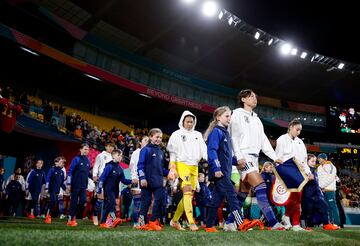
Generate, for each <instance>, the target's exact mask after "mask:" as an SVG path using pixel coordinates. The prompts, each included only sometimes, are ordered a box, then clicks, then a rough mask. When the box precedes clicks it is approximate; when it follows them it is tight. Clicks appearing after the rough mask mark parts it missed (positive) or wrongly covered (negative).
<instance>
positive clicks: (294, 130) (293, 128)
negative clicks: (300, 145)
mask: <svg viewBox="0 0 360 246" xmlns="http://www.w3.org/2000/svg"><path fill="white" fill-rule="evenodd" d="M301 130H302V125H301V124H298V125H294V126H291V127H290V135H291V136H293V137H298V136H299V135H300V133H301Z"/></svg>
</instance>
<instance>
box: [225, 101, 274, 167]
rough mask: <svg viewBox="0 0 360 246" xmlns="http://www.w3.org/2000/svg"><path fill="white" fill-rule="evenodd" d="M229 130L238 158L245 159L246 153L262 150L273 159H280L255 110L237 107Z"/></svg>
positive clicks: (256, 152) (257, 152) (255, 152)
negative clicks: (250, 110)
mask: <svg viewBox="0 0 360 246" xmlns="http://www.w3.org/2000/svg"><path fill="white" fill-rule="evenodd" d="M229 132H230V136H231V139H232V144H233V149H234V153H235V156H236V159H237V160H240V159H245V154H259V153H260V150H262V152H264V154H265V155H267V156H268V157H269V158H271V159H272V160H274V161H275V160H276V159H278V158H277V156H276V153H275V151H274V149H273V148H272V147H271V144H270V142H269V139H268V138H267V137H266V135H265V133H264V126H263V124H262V123H261V120H260V119H259V117H258V116H257V114H256V113H255V112H248V111H246V110H244V109H243V108H237V109H235V110H234V111H233V114H232V116H231V123H230V126H229Z"/></svg>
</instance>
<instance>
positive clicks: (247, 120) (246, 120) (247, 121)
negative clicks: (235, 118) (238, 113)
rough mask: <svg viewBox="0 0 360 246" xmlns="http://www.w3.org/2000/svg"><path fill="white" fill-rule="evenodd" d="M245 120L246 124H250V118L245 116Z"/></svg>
mask: <svg viewBox="0 0 360 246" xmlns="http://www.w3.org/2000/svg"><path fill="white" fill-rule="evenodd" d="M244 118H245V122H246V123H250V121H249V117H247V116H246V115H244Z"/></svg>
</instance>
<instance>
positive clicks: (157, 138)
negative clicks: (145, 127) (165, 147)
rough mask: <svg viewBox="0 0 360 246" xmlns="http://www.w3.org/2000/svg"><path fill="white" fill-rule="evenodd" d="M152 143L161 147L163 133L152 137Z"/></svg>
mask: <svg viewBox="0 0 360 246" xmlns="http://www.w3.org/2000/svg"><path fill="white" fill-rule="evenodd" d="M150 140H151V143H152V144H155V145H160V144H161V140H162V133H155V134H154V135H152V136H151V137H150Z"/></svg>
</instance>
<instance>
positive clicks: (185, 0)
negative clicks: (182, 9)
mask: <svg viewBox="0 0 360 246" xmlns="http://www.w3.org/2000/svg"><path fill="white" fill-rule="evenodd" d="M182 1H183V2H184V3H186V4H191V3H194V2H195V0H182Z"/></svg>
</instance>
